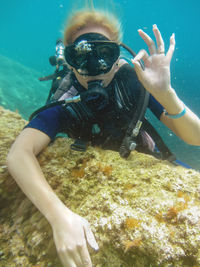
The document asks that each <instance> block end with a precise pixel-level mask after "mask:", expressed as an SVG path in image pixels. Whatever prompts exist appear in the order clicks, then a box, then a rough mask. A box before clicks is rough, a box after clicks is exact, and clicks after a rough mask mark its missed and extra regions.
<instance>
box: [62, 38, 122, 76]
mask: <svg viewBox="0 0 200 267" xmlns="http://www.w3.org/2000/svg"><path fill="white" fill-rule="evenodd" d="M64 55H65V59H66V62H67V63H68V64H69V65H71V66H72V67H74V68H75V69H76V70H77V72H78V73H79V74H80V75H86V76H97V75H100V74H105V73H108V72H109V71H110V70H111V69H112V67H113V65H114V63H115V62H116V61H117V59H118V58H119V55H120V48H119V45H118V44H117V43H115V42H112V41H109V40H108V39H107V38H106V37H104V36H103V35H101V34H98V33H88V34H84V35H82V36H80V37H79V38H78V39H77V40H76V41H75V42H74V43H73V44H72V45H69V46H66V48H65V52H64Z"/></svg>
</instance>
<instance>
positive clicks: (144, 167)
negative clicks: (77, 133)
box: [0, 108, 200, 267]
mask: <svg viewBox="0 0 200 267" xmlns="http://www.w3.org/2000/svg"><path fill="white" fill-rule="evenodd" d="M0 115H1V119H0V137H1V138H0V145H1V146H0V147H1V154H0V209H1V210H0V213H1V214H0V266H10V267H12V266H13V267H14V266H41V267H43V266H44V267H46V266H53V267H56V266H61V265H60V262H59V260H58V258H57V256H56V248H55V246H54V243H53V238H52V232H51V228H50V226H49V224H48V222H47V221H46V219H45V218H44V217H43V216H42V214H40V212H39V211H38V210H37V209H36V208H35V207H34V206H33V205H32V203H31V202H30V201H29V200H28V199H27V198H26V197H25V195H24V194H23V193H22V192H21V190H20V189H19V188H18V186H17V185H16V183H15V182H14V180H13V179H12V178H11V176H10V175H9V173H8V171H7V168H6V165H5V159H6V155H7V153H8V149H9V147H10V146H11V144H12V143H13V141H14V140H15V138H16V136H17V135H18V134H19V132H20V131H21V129H22V128H23V126H24V125H25V123H26V122H25V121H24V120H22V119H21V118H20V116H19V115H18V114H16V113H12V112H10V111H8V110H5V109H3V108H1V109H0ZM70 144H71V140H70V139H66V138H58V139H57V140H56V141H55V142H54V143H53V144H51V145H50V146H49V147H48V148H47V149H46V150H45V151H44V152H43V153H41V154H40V156H39V157H38V160H39V162H40V164H41V167H42V170H43V172H44V174H45V177H46V179H47V180H48V182H49V184H50V185H51V187H52V188H53V189H54V191H55V192H56V194H57V195H58V196H59V197H60V199H61V200H62V201H63V202H64V203H65V204H66V205H67V206H68V207H69V208H70V209H71V210H73V211H74V212H76V213H78V214H79V215H80V216H83V217H84V218H86V219H87V220H88V221H89V222H90V224H91V228H92V230H93V232H94V234H95V237H96V239H97V241H98V244H99V246H100V250H99V251H98V252H94V251H92V250H91V249H90V252H91V258H92V261H93V266H96V267H101V266H104V267H120V266H123V267H133V266H134V267H137V266H138V267H143V266H144V267H145V266H163V267H165V266H166V267H167V266H179V267H182V266H188V267H189V266H200V192H199V188H200V174H199V173H198V172H196V171H194V170H190V169H184V168H182V167H176V166H173V165H171V164H170V163H168V162H163V161H159V160H157V159H155V158H153V157H151V156H148V155H144V154H141V153H137V152H132V153H131V155H130V157H129V158H128V159H127V160H124V159H122V158H120V156H119V154H118V153H116V152H112V151H105V150H101V149H99V148H92V147H88V149H87V151H86V152H85V153H83V152H75V151H72V150H70V149H69V146H70Z"/></svg>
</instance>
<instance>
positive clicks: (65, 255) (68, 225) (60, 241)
mask: <svg viewBox="0 0 200 267" xmlns="http://www.w3.org/2000/svg"><path fill="white" fill-rule="evenodd" d="M52 229H53V237H54V242H55V245H56V248H57V252H58V255H59V257H60V259H61V262H62V264H63V266H65V267H83V266H87V267H91V266H92V262H91V259H90V255H89V252H88V248H87V242H88V244H89V245H90V246H91V247H92V248H93V249H94V250H98V244H97V242H96V240H95V237H94V235H93V233H92V231H91V229H90V226H89V223H88V221H87V220H85V219H84V218H82V217H80V216H79V215H77V214H75V213H73V212H71V211H69V210H68V209H67V212H66V210H64V212H63V213H62V214H61V216H59V218H57V219H56V221H55V222H54V223H53V225H52Z"/></svg>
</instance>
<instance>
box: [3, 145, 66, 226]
mask: <svg viewBox="0 0 200 267" xmlns="http://www.w3.org/2000/svg"><path fill="white" fill-rule="evenodd" d="M7 165H8V170H9V172H10V174H11V175H12V176H13V178H14V179H15V181H16V182H17V184H18V185H19V187H20V188H21V189H22V191H23V192H24V193H25V194H26V196H27V197H28V198H29V199H30V200H31V201H32V202H33V204H34V205H35V206H36V207H37V208H38V209H39V210H40V212H41V213H42V214H43V215H44V216H45V217H46V218H47V220H48V221H49V222H50V223H51V224H52V223H53V222H54V220H55V218H56V217H57V215H58V214H59V211H61V210H63V208H65V210H66V211H67V208H66V207H65V206H64V204H63V203H62V202H61V201H60V199H59V198H58V197H57V196H56V194H55V193H54V192H53V190H52V189H51V187H50V186H49V184H48V183H47V181H46V179H45V178H44V175H43V173H42V170H41V168H40V166H39V163H38V161H37V159H36V157H35V155H34V154H33V153H32V152H31V151H30V150H26V151H25V150H23V151H19V152H17V151H15V152H14V153H10V155H9V156H8V160H7Z"/></svg>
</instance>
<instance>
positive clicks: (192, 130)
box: [158, 88, 200, 146]
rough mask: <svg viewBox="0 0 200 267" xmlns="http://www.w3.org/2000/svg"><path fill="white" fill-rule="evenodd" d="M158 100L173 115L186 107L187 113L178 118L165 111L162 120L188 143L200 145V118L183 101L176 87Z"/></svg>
mask: <svg viewBox="0 0 200 267" xmlns="http://www.w3.org/2000/svg"><path fill="white" fill-rule="evenodd" d="M158 101H159V102H160V103H161V104H162V105H163V107H164V108H165V110H166V111H167V113H168V114H171V115H176V114H179V113H180V112H182V111H183V109H184V108H186V113H185V114H184V115H183V116H182V117H180V118H178V119H172V118H169V117H168V116H166V115H165V114H164V113H163V114H162V116H161V121H162V122H163V123H164V124H165V125H166V126H168V127H169V128H170V129H171V130H172V131H173V132H174V133H175V134H176V135H177V136H179V137H180V138H181V139H182V140H183V141H185V142H186V143H188V144H190V145H196V146H199V145H200V119H199V118H198V116H196V115H195V114H194V113H193V112H192V111H191V110H190V109H189V108H188V107H187V106H185V104H183V103H182V101H181V100H180V99H179V98H178V96H177V95H176V93H175V91H174V89H172V88H171V90H170V91H169V92H166V93H165V96H162V98H160V99H158Z"/></svg>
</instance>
